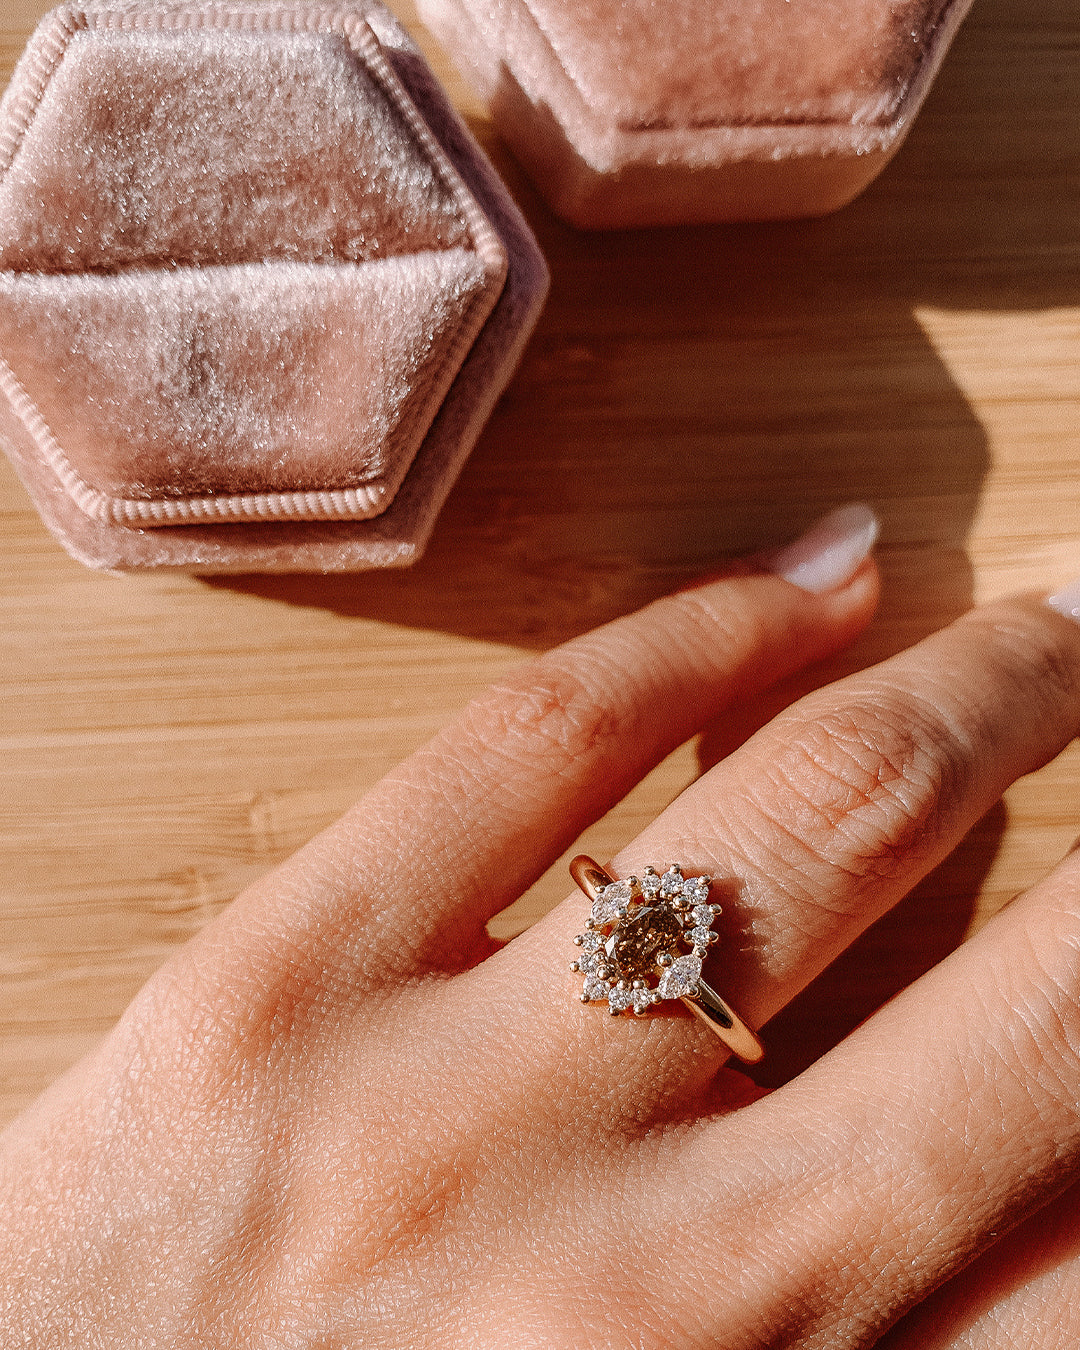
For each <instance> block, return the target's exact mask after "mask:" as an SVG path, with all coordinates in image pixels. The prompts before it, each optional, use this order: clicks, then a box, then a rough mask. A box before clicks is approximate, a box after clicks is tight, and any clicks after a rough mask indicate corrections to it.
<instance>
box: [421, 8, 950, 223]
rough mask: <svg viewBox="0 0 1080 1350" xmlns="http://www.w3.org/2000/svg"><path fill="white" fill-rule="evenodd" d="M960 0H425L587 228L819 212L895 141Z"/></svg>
mask: <svg viewBox="0 0 1080 1350" xmlns="http://www.w3.org/2000/svg"><path fill="white" fill-rule="evenodd" d="M970 3H971V0H797V3H790V2H788V3H784V2H783V0H420V10H421V13H422V15H423V17H424V19H425V21H426V22H427V23H428V24H429V25H430V26H431V27H432V28H433V29H434V30H435V32H436V33H437V34H438V35H439V36H440V38H441V39H442V40H443V41H444V42H445V43H446V45H447V47H448V48H449V49H450V51H451V53H452V54H453V55H454V57H455V59H457V60H458V61H459V63H460V64H461V65H462V67H463V68H464V69H466V70H467V71H469V72H470V73H471V75H472V77H473V79H474V82H475V83H476V84H477V86H478V88H479V89H480V91H481V93H482V94H483V95H484V96H485V97H486V98H487V99H488V100H489V102H490V104H491V108H492V113H493V115H494V117H495V119H496V121H497V123H498V124H499V127H500V130H501V131H502V132H503V134H504V135H505V136H506V138H507V140H508V141H509V143H510V144H511V145H512V146H513V148H514V150H515V153H516V154H517V155H518V156H519V158H521V160H522V162H523V163H524V164H525V166H526V167H527V168H528V169H529V170H530V172H531V173H532V174H533V176H534V177H535V178H536V180H537V182H538V184H539V186H540V187H541V189H542V190H543V191H544V193H545V195H546V196H547V197H548V199H549V201H550V202H551V203H552V205H553V206H554V208H555V210H557V211H558V212H559V213H560V214H561V215H563V216H564V217H566V218H567V219H569V220H570V221H572V222H573V223H575V224H578V225H581V226H583V227H599V226H627V225H645V224H672V223H679V222H683V221H709V220H737V219H769V218H782V217H790V216H800V215H815V214H822V213H824V212H825V211H829V210H833V209H835V208H836V207H838V206H841V205H843V204H844V203H845V202H847V201H849V200H850V199H851V198H852V197H853V196H854V195H855V194H856V193H857V192H858V191H860V190H861V189H862V188H863V187H864V186H865V185H866V184H867V183H868V182H869V181H870V180H871V179H872V178H873V176H874V175H875V174H876V173H877V172H879V171H880V169H881V168H882V167H883V166H884V164H885V163H886V162H887V160H888V158H889V157H890V156H891V155H892V154H893V153H894V152H895V150H896V149H897V148H898V146H899V145H900V142H901V140H902V139H903V136H904V134H905V133H906V131H907V129H908V128H909V126H910V124H911V121H912V119H913V118H914V116H915V113H916V112H917V110H918V107H919V105H920V103H921V102H922V99H923V98H924V97H925V94H926V91H927V88H928V87H929V83H930V81H931V79H932V77H933V74H934V71H935V70H936V68H937V64H938V63H939V62H940V60H941V59H942V57H943V56H944V53H945V51H946V49H947V47H948V44H949V42H950V40H951V38H952V36H953V34H954V33H955V31H956V28H957V27H958V26H959V24H960V22H961V20H962V19H963V16H964V14H965V13H966V11H967V9H968V8H969V6H970Z"/></svg>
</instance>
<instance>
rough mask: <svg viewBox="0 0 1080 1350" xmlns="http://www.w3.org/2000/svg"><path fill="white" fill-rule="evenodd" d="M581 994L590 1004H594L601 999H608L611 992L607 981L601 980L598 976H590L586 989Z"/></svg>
mask: <svg viewBox="0 0 1080 1350" xmlns="http://www.w3.org/2000/svg"><path fill="white" fill-rule="evenodd" d="M581 992H582V993H583V994H584V995H585V997H586V998H587V999H588V1000H589V1002H590V1003H592V1002H595V1001H597V1000H599V999H604V998H607V996H608V993H609V992H610V991H609V989H608V985H607V981H606V980H602V979H600V978H599V976H597V975H590V976H589V978H588V979H587V980H586V981H585V987H584V989H583V990H582V991H581Z"/></svg>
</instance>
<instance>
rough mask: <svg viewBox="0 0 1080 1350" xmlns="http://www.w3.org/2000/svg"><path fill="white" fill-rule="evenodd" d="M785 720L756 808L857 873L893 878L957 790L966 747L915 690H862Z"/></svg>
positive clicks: (815, 850) (964, 773) (933, 829)
mask: <svg viewBox="0 0 1080 1350" xmlns="http://www.w3.org/2000/svg"><path fill="white" fill-rule="evenodd" d="M782 721H784V722H787V725H786V726H784V725H782V726H781V727H780V728H779V730H780V733H781V735H782V737H783V747H784V748H783V751H782V752H781V753H780V754H778V755H777V756H776V760H775V767H774V770H773V774H772V775H771V778H772V781H771V783H770V784H769V785H768V789H767V792H766V794H765V795H763V798H762V800H761V801H760V802H759V809H761V810H762V811H766V812H773V813H775V819H776V823H777V824H778V825H782V826H783V828H785V829H786V830H787V831H788V832H789V833H790V832H792V831H793V830H795V831H797V832H798V834H799V836H800V839H801V842H802V843H803V844H804V845H805V846H806V847H808V848H810V849H811V851H812V852H813V854H814V855H815V856H816V857H818V858H821V859H822V860H824V861H825V862H827V863H829V864H830V865H831V866H833V867H835V868H838V869H840V870H842V871H844V872H846V873H848V874H850V875H852V876H855V877H857V878H863V877H872V876H876V877H887V876H891V875H893V874H894V873H895V872H896V871H897V870H898V869H899V868H900V867H901V866H902V861H903V859H904V858H905V856H906V855H907V854H908V853H909V852H910V851H911V850H912V849H917V848H918V847H919V846H920V843H925V841H926V840H927V838H928V837H933V835H934V834H936V818H937V816H938V814H939V812H940V810H941V808H942V806H943V804H945V803H947V802H949V801H952V800H955V799H956V797H957V796H958V795H959V794H960V793H961V791H962V785H963V783H964V780H965V778H966V776H967V762H966V761H967V755H966V753H965V750H964V747H963V746H962V744H961V742H960V741H958V740H957V739H955V738H954V737H953V736H952V735H950V734H949V732H948V731H947V729H946V728H945V727H944V726H943V725H942V724H941V722H940V721H939V719H938V717H937V715H936V713H935V712H934V710H933V709H931V708H930V707H929V706H928V705H926V704H924V703H923V702H922V701H921V700H920V699H918V698H917V697H916V696H914V695H911V694H908V693H903V694H901V693H900V692H899V691H894V690H887V689H878V690H876V691H869V690H868V691H865V692H863V693H861V694H860V695H859V696H858V697H857V698H856V699H854V700H852V701H849V702H848V703H846V704H845V705H844V706H843V707H840V708H827V709H824V710H823V711H821V712H820V713H818V714H817V715H814V716H810V717H807V716H806V715H805V713H803V714H799V715H797V720H796V718H793V719H792V721H793V724H792V721H788V719H786V718H785V719H782Z"/></svg>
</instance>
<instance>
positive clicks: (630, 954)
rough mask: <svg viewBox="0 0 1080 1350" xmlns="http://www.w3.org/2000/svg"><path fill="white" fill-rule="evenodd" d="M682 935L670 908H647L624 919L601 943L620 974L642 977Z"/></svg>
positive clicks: (653, 906)
mask: <svg viewBox="0 0 1080 1350" xmlns="http://www.w3.org/2000/svg"><path fill="white" fill-rule="evenodd" d="M681 932H682V924H681V923H680V922H679V918H678V916H677V915H676V914H675V913H673V911H671V910H670V909H661V908H659V907H658V906H655V905H649V906H646V907H644V908H642V909H639V910H637V912H636V913H634V914H632V915H630V916H629V917H627V918H625V919H624V920H623V921H622V923H620V924H619V926H618V928H616V930H615V932H614V933H612V935H611V937H609V938H608V940H607V942H605V943H604V950H605V951H606V952H607V954H608V956H609V957H610V958H611V959H612V960H613V961H614V962H615V964H616V965H617V966H618V967H619V970H620V971H621V972H622V974H623V975H625V976H628V977H630V978H644V977H645V976H646V975H650V974H652V973H653V967H654V965H655V960H656V957H657V956H659V955H660V953H661V952H666V951H670V950H671V948H672V947H673V946H674V945H675V943H676V942H677V940H678V937H679V934H680V933H681Z"/></svg>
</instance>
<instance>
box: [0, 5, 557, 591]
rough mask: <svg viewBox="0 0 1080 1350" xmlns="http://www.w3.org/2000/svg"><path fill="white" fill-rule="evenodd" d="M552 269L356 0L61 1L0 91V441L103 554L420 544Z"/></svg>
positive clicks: (51, 506)
mask: <svg viewBox="0 0 1080 1350" xmlns="http://www.w3.org/2000/svg"><path fill="white" fill-rule="evenodd" d="M545 288H546V272H545V270H544V268H543V264H542V261H541V259H540V257H539V253H538V250H537V249H536V245H535V242H534V241H533V240H532V238H531V235H530V234H529V232H528V230H527V228H526V227H525V226H524V223H523V222H522V221H521V218H520V216H519V215H518V213H517V212H516V210H515V208H514V207H513V205H512V203H510V201H509V199H508V198H507V197H506V194H505V191H504V190H503V189H502V188H501V185H500V184H499V183H498V180H497V179H496V177H495V175H494V174H493V173H492V171H491V170H490V168H489V167H488V166H487V165H486V163H485V162H484V161H483V159H482V157H481V156H480V154H479V151H478V150H477V149H476V147H475V146H474V145H473V144H472V143H471V142H470V141H469V139H468V137H467V134H466V133H464V131H463V129H462V128H461V126H460V123H458V122H457V120H456V119H455V118H454V115H453V114H452V112H451V111H450V109H449V108H448V106H447V104H446V101H445V99H444V98H443V97H442V96H441V93H440V92H439V91H438V90H437V88H436V86H435V84H434V81H433V80H432V78H431V76H430V73H429V72H428V71H427V70H426V67H424V66H423V63H422V61H421V60H420V59H419V56H418V54H417V53H416V50H415V48H413V47H412V45H411V43H410V42H409V40H408V39H407V38H406V37H405V35H404V34H403V33H402V31H401V29H400V28H399V27H398V25H397V24H396V23H395V22H394V21H393V20H392V19H391V18H390V16H389V15H388V14H387V13H386V11H384V10H382V8H381V7H380V6H378V5H377V4H374V3H371V2H370V0H369V2H367V3H364V2H361V3H353V4H350V5H345V6H342V7H340V8H337V9H334V10H330V9H327V8H324V7H322V6H319V5H315V4H305V3H299V4H297V3H288V4H280V3H271V4H262V5H259V6H253V5H246V6H245V5H240V6H237V5H229V6H224V5H213V4H211V5H202V6H192V5H183V4H180V5H175V4H174V5H147V4H139V3H135V4H133V3H120V4H106V3H96V4H90V5H84V6H78V7H75V6H72V7H67V8H65V9H62V10H58V11H54V13H53V14H52V15H51V16H48V17H47V18H46V19H45V20H44V21H43V23H42V26H41V28H40V29H39V31H38V33H37V34H36V35H35V38H34V39H33V41H32V42H31V45H30V47H29V48H28V51H27V54H26V55H25V56H24V58H23V61H22V62H21V63H20V66H19V67H18V69H17V71H16V75H15V78H14V79H13V81H12V85H11V87H10V88H9V90H8V92H7V94H6V96H5V99H4V103H3V105H2V108H0V387H2V389H3V391H4V393H5V394H6V396H7V408H6V409H5V411H4V415H3V416H2V417H0V438H2V439H3V440H4V441H5V442H6V444H7V447H8V449H9V450H10V451H11V453H12V457H13V459H14V461H15V462H16V465H17V467H18V468H19V469H20V472H21V473H22V474H23V477H24V480H25V481H26V482H27V485H28V486H29V487H30V490H31V492H32V493H33V495H34V496H35V500H36V501H37V503H38V505H39V508H40V509H41V510H42V513H43V515H44V517H45V519H46V521H47V523H48V524H49V525H50V527H51V528H53V530H54V531H55V532H56V533H57V534H58V535H59V536H60V537H61V539H62V541H63V542H64V543H65V544H66V545H67V546H68V547H69V548H70V550H71V551H72V552H74V553H75V555H76V556H78V557H80V558H82V559H83V560H84V561H87V562H91V563H93V564H95V565H98V566H106V567H113V568H123V567H132V566H148V565H164V566H177V567H184V568H188V569H193V570H194V569H201V570H214V571H222V570H234V571H235V570H262V569H266V570H292V569H319V570H324V569H331V568H350V567H359V566H375V565H383V564H389V563H401V562H406V561H410V560H411V559H412V558H413V557H415V556H416V554H417V553H418V551H419V549H420V548H421V547H422V546H423V543H424V542H425V540H426V537H427V533H428V532H429V531H430V528H431V524H432V522H433V519H434V514H435V512H436V511H437V509H438V506H439V505H440V504H441V502H442V500H443V498H444V497H445V494H446V492H447V491H448V490H449V487H450V485H451V483H452V481H453V478H454V477H455V476H456V474H457V472H458V471H459V469H460V466H461V464H462V462H463V460H464V457H465V456H466V455H467V453H468V451H469V449H470V448H471V445H472V443H473V441H474V440H475V436H476V434H477V433H478V431H479V429H480V426H481V425H482V422H483V420H484V418H485V416H486V414H487V412H488V411H489V409H490V407H491V406H492V404H493V403H494V400H495V398H496V397H497V396H498V393H499V392H500V391H501V389H502V388H503V386H504V385H505V382H506V380H507V379H508V378H509V376H510V374H511V373H512V369H513V365H514V363H515V362H516V360H517V358H518V356H519V354H520V351H521V348H522V346H523V344H524V341H525V340H526V338H527V336H528V332H529V331H530V329H531V326H532V324H533V323H534V322H535V318H536V316H537V313H538V310H539V306H540V303H541V301H542V298H543V294H544V291H545ZM205 522H213V523H205ZM234 522H235V523H234ZM278 522H281V523H278Z"/></svg>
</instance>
